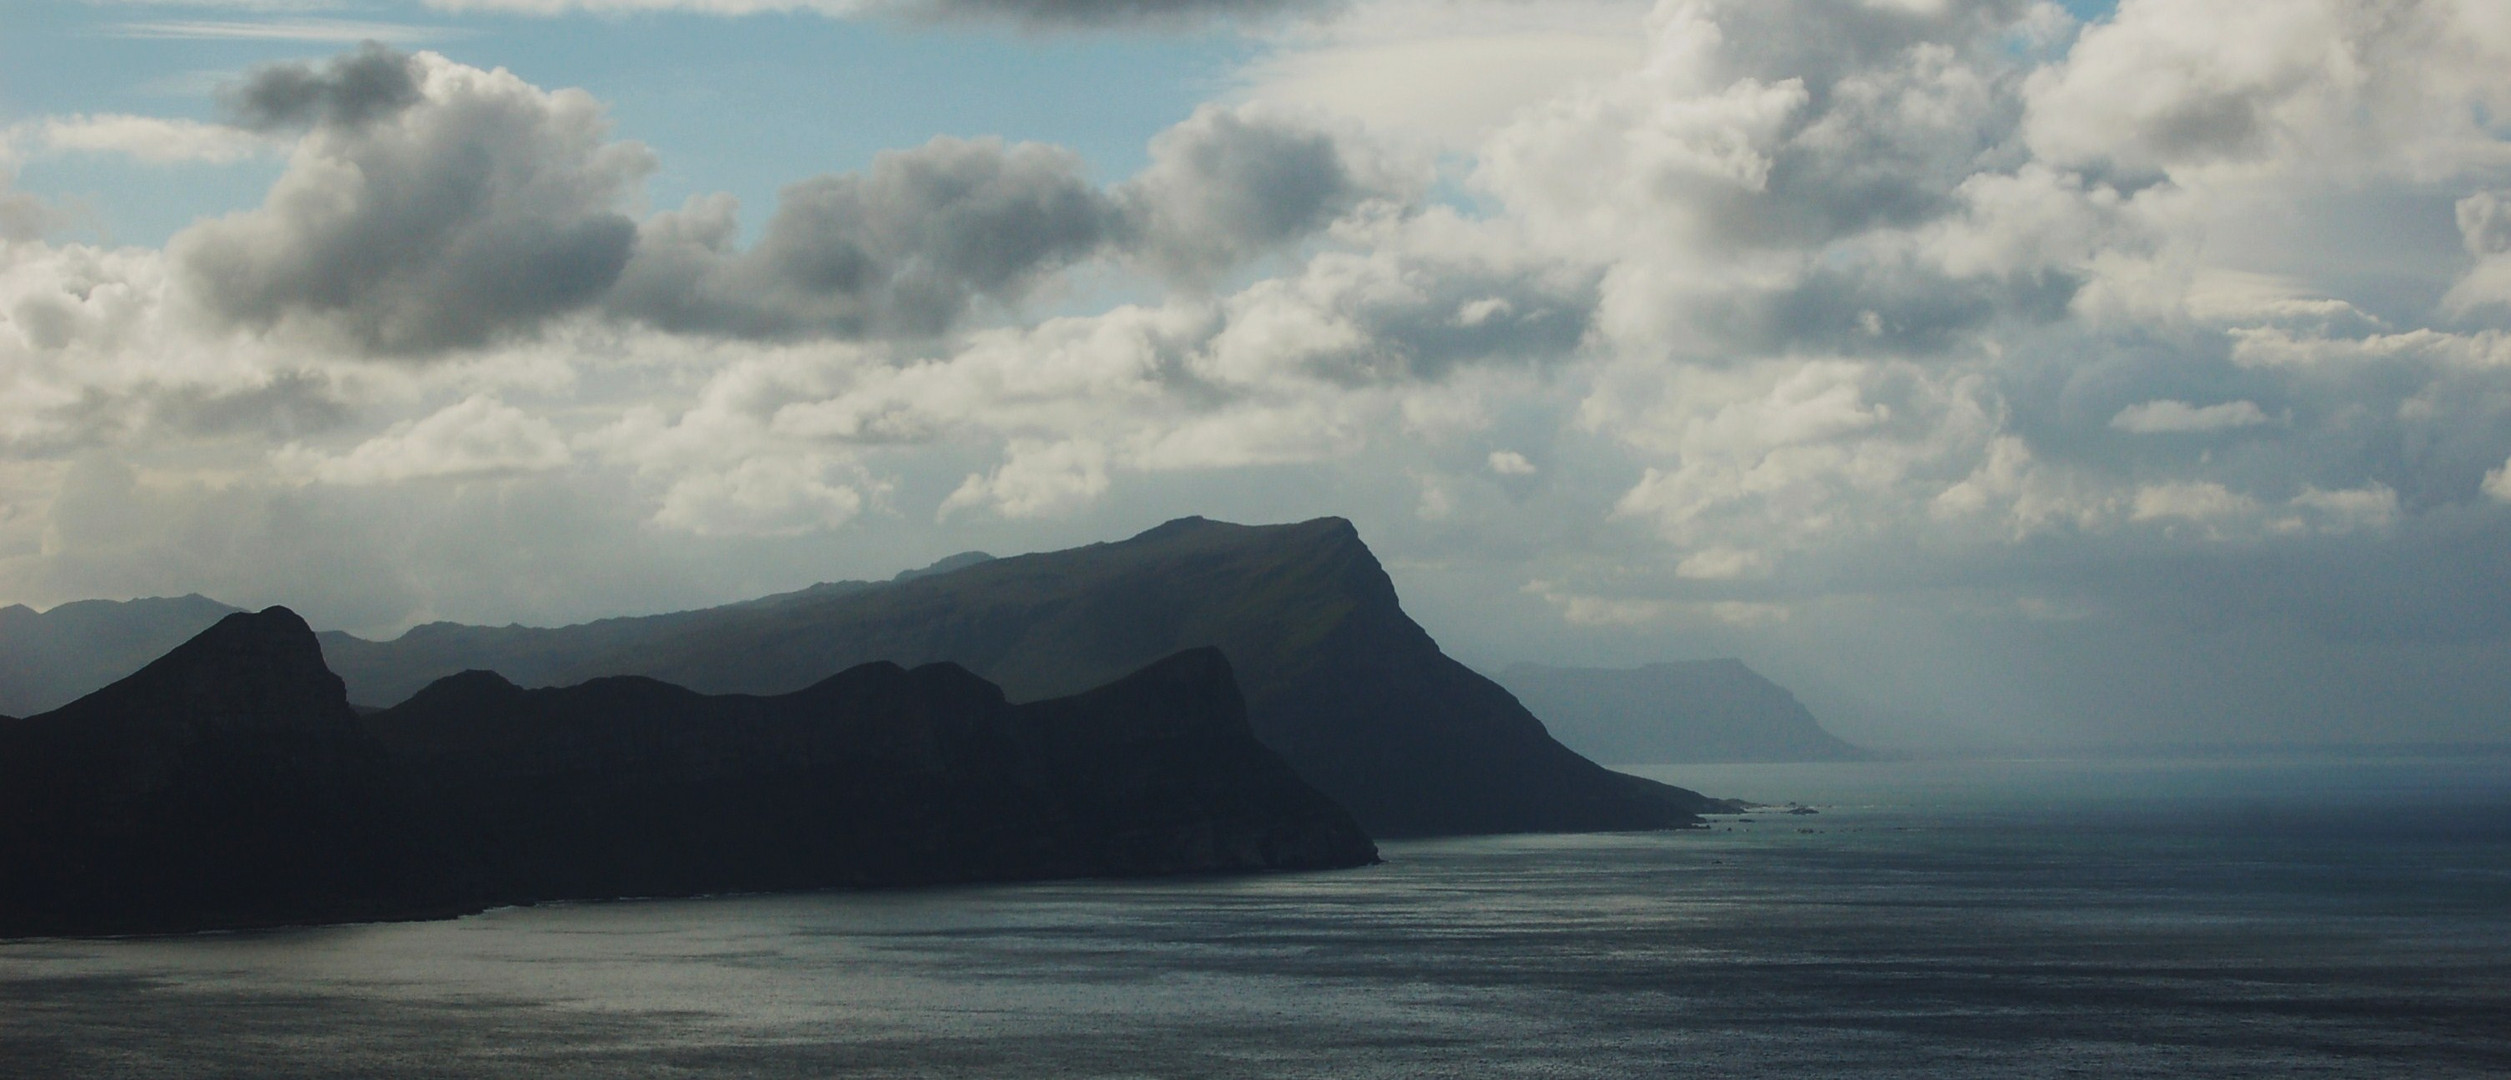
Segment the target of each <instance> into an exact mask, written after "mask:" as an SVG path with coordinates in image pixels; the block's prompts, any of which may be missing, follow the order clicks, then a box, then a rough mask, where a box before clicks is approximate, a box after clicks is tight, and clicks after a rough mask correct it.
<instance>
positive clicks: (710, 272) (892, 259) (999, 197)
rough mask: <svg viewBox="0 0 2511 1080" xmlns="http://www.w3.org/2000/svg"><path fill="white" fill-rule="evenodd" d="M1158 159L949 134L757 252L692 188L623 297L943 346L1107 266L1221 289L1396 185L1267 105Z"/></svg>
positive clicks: (797, 212) (780, 212)
mask: <svg viewBox="0 0 2511 1080" xmlns="http://www.w3.org/2000/svg"><path fill="white" fill-rule="evenodd" d="M1152 159H1153V160H1152V164H1151V166H1150V167H1149V168H1148V169H1146V170H1145V171H1144V172H1143V174H1142V175H1141V176H1139V177H1136V178H1134V179H1133V180H1130V181H1127V182H1126V183H1125V184H1122V185H1119V186H1118V187H1117V188H1116V189H1115V190H1113V191H1103V190H1101V189H1100V188H1098V187H1097V186H1095V185H1093V184H1092V183H1090V181H1089V180H1088V179H1087V178H1086V176H1085V170H1084V167H1083V163H1082V161H1081V159H1080V158H1079V156H1077V155H1075V154H1073V153H1072V152H1071V151H1068V150H1064V149H1061V148H1058V147H1052V146H1046V145H1042V144H1038V143H1016V144H1015V143H1005V142H1003V141H1002V140H1000V139H994V138H980V139H957V138H949V137H942V138H936V139H934V140H933V141H931V142H929V143H926V144H925V145H923V146H920V147H917V148H914V149H912V150H897V151H888V152H884V153H882V154H880V155H877V156H876V157H875V158H874V159H873V162H872V166H871V168H870V169H868V170H866V171H865V172H862V173H853V174H844V175H829V176H820V177H814V178H812V179H809V180H805V181H802V182H800V183H797V184H794V185H792V186H790V187H787V188H786V189H785V190H784V192H783V193H782V194H781V195H780V196H779V198H778V200H777V207H776V212H775V214H774V215H772V216H771V217H770V218H769V219H768V221H767V224H766V226H765V228H764V229H763V230H762V232H761V236H760V238H759V240H758V242H757V243H755V244H753V245H752V246H751V247H749V248H748V249H746V250H745V249H740V248H737V247H736V246H735V241H736V239H737V234H738V231H739V230H738V228H737V222H736V219H735V214H736V212H737V210H738V207H737V206H736V205H735V204H734V202H733V201H732V200H731V199H730V198H729V197H725V196H711V197H700V198H696V199H692V200H690V202H689V203H688V204H687V205H686V206H684V207H683V208H681V209H679V210H676V211H669V212H665V213H662V214H657V215H655V216H654V217H652V218H649V219H647V221H646V222H645V223H644V224H643V226H642V227H641V229H640V235H639V242H638V247H637V252H636V257H635V259H634V260H633V261H632V262H631V263H630V264H629V265H628V266H627V268H626V271H625V273H624V275H623V277H622V279H621V280H620V282H619V284H618V287H617V288H616V289H615V290H614V291H613V293H612V295H611V297H610V299H609V302H608V308H609V310H610V311H612V312H613V313H614V314H617V315H619V316H621V317H624V318H628V319H634V320H638V321H642V322H644V323H647V324H649V325H652V326H656V327H660V328H662V329H666V330H671V331H675V332H681V333H692V334H715V335H725V336H732V337H745V338H767V339H793V338H806V337H835V338H843V339H864V338H893V337H896V338H930V337H937V336H940V335H942V334H944V333H946V332H948V331H950V330H952V329H954V328H956V327H958V326H959V325H960V324H962V323H963V322H965V321H967V320H968V319H969V318H970V316H971V315H972V313H974V312H977V311H979V310H981V309H990V310H993V311H1008V310H1011V309H1014V308H1016V307H1017V305H1018V304H1019V303H1020V302H1021V301H1023V300H1024V299H1026V298H1027V297H1028V296H1029V295H1030V294H1031V293H1032V292H1034V291H1036V290H1037V289H1038V288H1040V286H1041V285H1042V284H1044V283H1045V282H1046V281H1047V280H1048V279H1049V278H1050V276H1051V275H1053V274H1054V273H1055V272H1057V271H1059V270H1062V269H1064V268H1066V267H1069V266H1072V265H1074V264H1077V263H1080V262H1083V261H1085V260H1090V259H1093V258H1099V257H1124V258H1130V259H1132V260H1135V261H1138V262H1141V263H1144V264H1146V265H1148V266H1150V267H1152V268H1153V269H1154V270H1155V271H1157V272H1158V273H1160V274H1161V275H1163V276H1166V277H1170V278H1174V279H1179V280H1184V281H1189V282H1194V283H1204V282H1208V281H1210V280H1212V279H1213V278H1215V277H1216V276H1217V275H1219V274H1221V273H1224V272H1226V271H1228V270H1230V269H1231V268H1234V267H1236V266H1238V265H1240V264H1242V263H1244V262H1246V261H1247V260H1249V259H1252V258H1255V257H1257V256H1259V255H1262V254H1264V253H1267V252H1269V251H1273V250H1276V249H1279V248H1282V247H1284V246H1286V245H1289V244H1293V243H1295V242H1297V241H1299V240H1301V239H1303V238H1306V237H1308V236H1311V235H1313V234H1315V233H1317V232H1318V231H1320V230H1322V229H1324V228H1326V227H1327V226H1328V225H1330V224H1332V223H1333V222H1334V221H1336V220H1337V219H1339V218H1341V217H1342V216H1344V215H1346V214H1348V213H1350V212H1352V211H1353V210H1355V209H1356V208H1358V207H1359V206H1360V205H1361V204H1362V203H1363V202H1365V201H1367V200H1368V199H1371V198H1375V197H1383V196H1384V194H1385V193H1386V192H1388V191H1389V190H1391V189H1392V188H1393V187H1394V186H1395V183H1396V181H1394V180H1392V179H1389V178H1387V177H1384V176H1381V175H1379V173H1378V171H1377V170H1376V169H1375V167H1374V166H1371V165H1364V164H1362V163H1360V162H1358V161H1356V160H1355V154H1354V152H1352V151H1351V150H1349V149H1348V148H1347V146H1346V144H1345V142H1344V141H1342V140H1341V139H1338V138H1337V137H1336V136H1335V135H1334V134H1332V133H1329V132H1326V131H1322V130H1318V129H1314V128H1309V127H1305V126H1302V125H1299V124H1297V123H1294V122H1291V121H1288V120H1285V119H1281V118H1277V117H1273V116H1270V115H1267V114H1263V113H1261V112H1258V111H1254V110H1237V111H1233V110H1227V109H1219V108H1212V107H1206V108H1203V109H1199V110H1197V111H1196V112H1195V114H1194V115H1193V116H1192V117H1191V118H1189V119H1187V120H1186V121H1185V122H1183V123H1181V124H1179V125H1178V126H1176V127H1174V128H1172V129H1170V130H1169V131H1167V132H1165V133H1163V134H1162V135H1161V136H1160V137H1159V138H1157V139H1155V140H1153V142H1152Z"/></svg>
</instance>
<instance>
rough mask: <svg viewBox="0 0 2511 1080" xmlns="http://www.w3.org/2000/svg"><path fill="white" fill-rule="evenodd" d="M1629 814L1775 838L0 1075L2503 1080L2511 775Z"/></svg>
mask: <svg viewBox="0 0 2511 1080" xmlns="http://www.w3.org/2000/svg"><path fill="white" fill-rule="evenodd" d="M1632 771H1636V772H1642V773H1647V774H1649V775H1655V776H1658V777H1659V778H1662V779H1667V780H1670V781H1674V782H1678V783H1683V784H1685V785H1686V786H1691V787H1695V788H1699V789H1702V790H1706V791H1709V792H1711V793H1713V794H1720V795H1732V796H1740V797H1745V798H1750V799H1755V800H1759V801H1764V802H1770V803H1776V804H1782V805H1779V806H1776V807H1773V808H1771V809H1765V810H1760V811H1756V812H1754V813H1752V814H1749V815H1745V816H1743V817H1742V818H1722V819H1717V821H1716V823H1715V824H1714V825H1713V827H1712V828H1711V829H1709V830H1706V831H1689V832H1677V833H1637V834H1606V835H1582V836H1520V837H1498V838H1476V839H1459V840H1438V841H1414V842H1399V843H1389V844H1386V845H1384V850H1385V854H1386V862H1385V864H1384V865H1381V866H1377V867H1372V868H1368V869H1364V870H1357V871H1344V872H1335V873H1322V874H1304V875H1276V876H1264V877H1242V878H1213V879H1184V880H1161V881H1148V882H1142V881H1134V882H1063V883H1051V884H1042V885H1024V886H1001V887H985V888H968V889H947V890H912V891H896V892H873V893H818V894H806V895H785V896H746V897H720V898H708V899H697V900H657V901H623V902H612V903H601V904H567V905H545V906H541V907H534V908H519V909H507V910H500V911H494V912H489V913H486V914H483V915H479V916H474V917H471V918H466V919H459V920H451V921H443V922H431V923H403V924H384V925H370V926H352V927H328V928H313V929H300V930H286V931H273V932H263V933H250V934H213V935H196V936H188V937H176V938H154V939H128V940H113V941H22V942H11V943H0V1075H7V1076H28V1077H34V1076H45V1077H51V1076H97V1077H295V1076H307V1077H311V1076H372V1077H614V1076H627V1077H649V1076H650V1077H680V1076H745V1077H823V1076H863V1077H888V1076H900V1077H904V1076H937V1075H948V1076H971V1077H1041V1076H1088V1077H1137V1076H1162V1077H1167V1076H1216V1077H1309V1076H1315V1077H1327V1076H1332V1077H1381V1076H1384V1077H1394V1076H1423V1075H1448V1076H1495V1077H1626V1076H1653V1075H1667V1074H1678V1073H1679V1074H1682V1075H1701V1076H1788V1077H1834V1076H1836V1077H1852V1076H1854V1077H1901V1076H1906V1077H1920V1076H1925V1077H1974V1076H1975V1077H2034V1076H2048V1077H2060V1076H2105V1077H2142V1076H2152V1077H2164V1076H2170V1077H2182V1076H2226V1077H2235V1076H2238V1077H2247V1076H2260V1077H2265V1076H2324V1077H2358V1076H2359V1077H2390V1076H2399V1075H2414V1076H2418V1077H2462V1076H2464V1077H2480V1076H2483V1077H2491V1076H2501V1075H2505V1074H2511V758H2504V757H2502V756H2499V755H2489V754H2483V753H2465V754H2452V755H2444V756H2429V757H2422V758H2393V759H2386V760H2370V761H2346V760H2336V759H2329V758H2291V759H2270V760H2263V761H2262V760H2200V761H2110V760H2102V761H2067V760H2047V761H2033V760H2004V761H1932V762H1871V763H1852V764H1833V765H1805V766H1772V765H1756V766H1680V767H1671V766H1668V767H1634V768H1633V769H1632ZM1791 801H1792V802H1795V803H1799V804H1802V805H1803V808H1805V809H1809V810H1812V811H1814V812H1813V813H1805V814H1790V813H1786V812H1785V810H1786V807H1785V806H1784V804H1785V803H1788V802H1791Z"/></svg>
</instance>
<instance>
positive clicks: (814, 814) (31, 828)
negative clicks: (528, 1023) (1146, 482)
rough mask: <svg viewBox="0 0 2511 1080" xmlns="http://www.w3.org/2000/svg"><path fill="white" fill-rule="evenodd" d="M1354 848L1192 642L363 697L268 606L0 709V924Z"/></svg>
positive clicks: (204, 920) (122, 924)
mask: <svg viewBox="0 0 2511 1080" xmlns="http://www.w3.org/2000/svg"><path fill="white" fill-rule="evenodd" d="M1375 857H1376V848H1375V846H1374V845H1372V844H1371V843H1370V842H1369V839H1368V837H1367V836H1366V835H1365V834H1363V833H1362V832H1361V831H1360V829H1359V828H1358V827H1357V825H1356V824H1355V823H1354V822H1353V821H1352V819H1351V816H1350V815H1349V813H1347V812H1346V811H1344V810H1343V809H1342V808H1340V807H1338V806H1336V805H1334V803H1333V802H1332V801H1331V800H1329V799H1327V798H1326V797H1325V796H1324V795H1322V794H1320V793H1319V792H1317V791H1316V790H1315V789H1314V788H1312V787H1310V786H1308V785H1307V784H1306V783H1304V782H1302V781H1301V780H1300V779H1299V778H1298V777H1297V775H1296V774H1295V773H1293V772H1292V771H1291V770H1290V768H1289V766H1288V765H1286V764H1284V763H1283V762H1282V761H1281V759H1280V758H1279V757H1278V756H1276V755H1274V754H1273V753H1272V752H1271V751H1269V750H1266V749H1265V748H1264V747H1263V746H1262V745H1261V744H1259V743H1258V742H1256V740H1255V738H1254V735H1253V733H1252V732H1251V731H1250V730H1249V728H1248V726H1247V723H1246V718H1245V713H1244V708H1243V703H1242V700H1241V698H1240V697H1239V694H1238V692H1237V688H1236V684H1235V682H1234V681H1233V680H1232V678H1231V675H1230V671H1229V666H1228V663H1227V661H1226V660H1224V659H1223V658H1222V657H1221V656H1220V654H1219V653H1218V652H1216V651H1214V650H1210V649H1204V650H1196V651H1190V652H1186V653H1183V654H1180V655H1177V656H1173V657H1170V658H1167V659H1166V660H1163V661H1161V662H1159V663H1157V664H1153V665H1151V666H1150V667H1148V668H1145V669H1144V670H1142V671H1139V672H1136V673H1133V674H1132V675H1130V676H1128V677H1126V678H1124V679H1121V680H1118V681H1116V682H1114V683H1112V684H1110V685H1108V686H1105V687H1102V688H1099V689H1096V690H1092V691H1090V692H1087V693H1084V694H1080V695H1077V696H1072V697H1065V698H1058V699H1054V700H1048V701H1041V702H1036V703H1032V704H1027V705H1011V704H1008V703H1006V701H1005V700H1004V698H1003V695H1002V692H1001V691H1000V690H999V689H998V688H996V687H995V686H993V685H992V684H990V683H987V682H985V681H984V680H982V679H979V678H977V677H976V676H974V675H971V674H969V673H968V672H966V671H965V670H963V669H960V668H958V667H956V666H953V665H947V664H934V665H928V666H925V667H921V668H918V669H916V670H913V671H908V670H903V669H901V668H899V667H898V666H896V665H894V664H872V665H866V666H863V667H859V668H856V669H854V670H850V671H847V672H844V673H841V674H839V675H837V676H834V677H831V678H829V679H826V680H823V681H821V682H819V683H817V684H815V685H813V686H811V687H808V688H806V689H804V690H802V691H799V692H796V693H793V694H787V695H781V696H776V697H748V696H733V697H709V696H706V695H701V694H696V693H692V692H690V691H687V690H683V689H680V688H678V687H674V686H670V685H667V684H663V683H659V682H656V681H654V680H651V679H642V678H614V679H604V680H598V681H595V682H592V683H588V684H585V685H582V686H577V687H572V688H568V689H563V690H533V691H526V690H521V689H518V688H516V687H514V686H513V685H512V684H510V683H507V682H506V681H505V680H503V679H501V678H498V677H497V676H494V675H491V674H487V673H484V672H477V673H469V674H464V675H459V676H456V677H454V678H451V679H447V680H444V681H442V682H440V683H438V684H436V685H434V686H431V687H429V688H427V689H425V690H423V691H422V692H421V693H419V694H418V695H416V696H415V697H413V698H412V699H411V700H410V701H407V702H405V703H403V704H402V705H400V706H399V707H396V708H394V709H391V710H388V711H386V712H384V713H382V714H379V715H376V716H374V717H370V718H367V719H365V720H360V719H359V718H357V717H356V716H354V715H353V714H352V713H351V711H350V708H349V705H348V699H347V695H346V694H345V692H344V690H343V687H342V684H341V682H340V680H339V678H338V677H336V676H334V675H333V674H332V673H331V672H330V671H329V670H327V669H326V668H325V667H324V666H323V663H322V659H321V653H320V649H319V646H318V645H317V644H316V641H315V638H314V635H313V632H312V631H311V630H309V629H308V628H307V627H306V626H305V624H304V622H303V621H301V620H299V619H298V618H297V617H296V616H295V615H294V614H293V613H291V612H289V611H288V610H287V609H285V608H271V609H268V610H266V611H263V612H261V613H259V614H241V613H239V614H235V615H230V616H228V617H227V618H225V619H223V620H221V621H220V622H219V623H218V624H217V625H215V626H213V627H211V628H210V629H209V630H207V631H204V632H203V633H202V634H201V635H200V636H199V637H197V638H194V639H193V640H192V641H190V642H187V643H185V644H184V645H182V646H181V647H179V648H177V649H176V650H174V651H173V652H172V653H169V654H167V655H166V656H165V657H164V658H162V659H160V660H158V661H156V662H155V663H152V664H150V665H148V666H146V667H145V668H143V669H141V670H140V671H139V672H138V673H136V674H134V675H132V676H131V677H129V678H127V679H124V680H122V681H120V682H117V683H115V684H113V685H112V686H109V687H106V688H105V689H103V690H100V691H98V692H96V693H95V694H92V695H89V696H88V697H85V698H82V699H80V700H78V701H76V702H73V703H72V704H70V705H69V706H67V707H65V708H62V709H60V710H57V711H54V712H51V713H47V714H44V715H41V716H36V717H32V718H28V719H24V720H7V719H0V936H7V935H21V934H40V933H131V932H158V931H173V930H191V929H202V928H211V927H239V926H261V925H274V924H283V923H302V922H325V921H338V920H354V919H374V918H401V917H420V916H429V915H445V914H452V913H456V912H459V911H463V910H476V909H478V908H481V907H485V906H489V905H494V904H506V903H519V902H528V901H535V900H553V899H592V898H601V897H613V896H624V895H639V896H644V895H688V894H697V893H712V892H726V891H745V890H764V889H793V888H814V887H827V886H838V885H899V884H920V883H930V882H944V881H989V880H1017V879H1031V878H1043V877H1068V876H1084V875H1090V876H1096V875H1138V874H1168V873H1185V872H1212V871H1239V870H1253V869H1274V868H1321V867H1332V866H1352V865H1359V864H1363V863H1367V862H1370V861H1373V860H1374V859H1375Z"/></svg>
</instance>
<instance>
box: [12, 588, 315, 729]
mask: <svg viewBox="0 0 2511 1080" xmlns="http://www.w3.org/2000/svg"><path fill="white" fill-rule="evenodd" d="M72 713H79V714H85V713H94V714H98V715H115V716H130V717H142V716H145V717H153V718H156V719H158V720H160V721H177V720H180V721H185V722H190V723H195V724H212V725H220V726H243V727H267V726H272V725H279V726H290V725H294V724H297V723H303V722H307V721H313V720H319V721H324V722H329V721H339V722H344V723H345V722H347V721H348V720H349V719H351V718H352V717H354V715H355V714H354V713H352V712H351V711H350V709H349V698H348V690H347V688H346V687H345V686H344V685H343V684H342V683H341V681H340V677H339V676H337V675H334V674H332V673H331V669H330V668H329V667H326V666H324V664H323V649H322V643H321V642H320V641H318V640H316V639H315V637H314V630H313V628H312V627H310V626H307V625H305V620H304V619H303V618H300V617H299V616H298V615H297V613H296V612H293V611H290V610H288V609H287V608H284V607H267V608H263V609H262V610H260V611H255V612H245V611H239V612H235V613H233V614H230V615H228V616H227V617H225V618H223V619H220V620H218V621H217V622H216V623H215V624H213V625H211V626H210V628H209V629H207V630H203V631H201V632H200V633H199V634H198V635H196V636H194V637H193V638H192V639H191V640H190V641H186V642H184V643H183V644H181V645H178V646H176V647H175V649H174V651H172V652H169V653H167V654H166V655H164V656H162V657H159V658H157V660H156V661H155V662H153V663H150V664H149V665H148V666H147V667H144V668H141V669H139V670H138V671H137V672H135V673H133V674H132V675H130V676H129V677H128V678H125V679H123V680H121V681H120V682H117V683H114V684H113V685H111V686H107V687H105V688H104V689H102V690H98V691H96V692H95V693H93V694H90V695H88V696H87V697H84V698H81V699H79V700H78V701H75V702H72V703H70V704H69V705H66V706H63V707H62V708H60V709H58V710H55V712H54V713H52V714H48V715H62V714H72Z"/></svg>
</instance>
